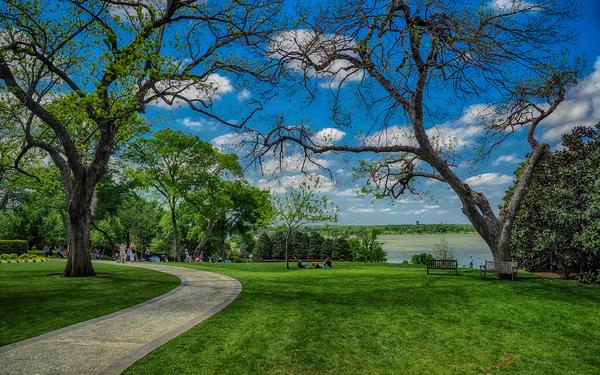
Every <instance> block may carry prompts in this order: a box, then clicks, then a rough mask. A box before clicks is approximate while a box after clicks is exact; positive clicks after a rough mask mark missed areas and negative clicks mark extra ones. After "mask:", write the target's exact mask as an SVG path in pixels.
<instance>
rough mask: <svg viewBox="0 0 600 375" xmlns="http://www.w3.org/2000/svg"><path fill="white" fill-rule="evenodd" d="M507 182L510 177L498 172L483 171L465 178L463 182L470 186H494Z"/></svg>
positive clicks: (510, 180) (509, 180) (510, 179)
mask: <svg viewBox="0 0 600 375" xmlns="http://www.w3.org/2000/svg"><path fill="white" fill-rule="evenodd" d="M509 182H512V177H510V176H506V175H501V174H500V173H483V174H480V175H479V176H473V177H469V178H467V179H466V180H465V183H467V184H469V185H470V186H496V185H502V184H506V183H509ZM488 198H489V197H488Z"/></svg>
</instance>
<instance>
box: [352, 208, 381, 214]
mask: <svg viewBox="0 0 600 375" xmlns="http://www.w3.org/2000/svg"><path fill="white" fill-rule="evenodd" d="M348 211H350V212H355V213H370V212H375V209H374V208H356V207H350V208H348Z"/></svg>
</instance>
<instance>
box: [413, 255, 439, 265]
mask: <svg viewBox="0 0 600 375" xmlns="http://www.w3.org/2000/svg"><path fill="white" fill-rule="evenodd" d="M434 259H435V258H434V257H433V255H431V254H427V253H421V254H418V255H413V257H412V258H411V259H410V262H411V263H412V264H427V261H428V260H434Z"/></svg>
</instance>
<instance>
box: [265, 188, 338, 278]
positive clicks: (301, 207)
mask: <svg viewBox="0 0 600 375" xmlns="http://www.w3.org/2000/svg"><path fill="white" fill-rule="evenodd" d="M309 189H310V188H309V186H308V185H307V184H306V183H303V184H302V185H301V186H300V189H288V190H287V192H286V193H285V195H277V196H275V197H274V202H273V206H274V208H275V209H274V213H273V218H272V223H273V224H274V226H275V227H276V228H277V229H278V230H281V231H282V232H283V235H284V237H285V266H286V268H287V269H289V268H290V265H289V262H288V249H289V245H290V239H291V238H292V233H293V232H294V231H295V230H296V229H298V228H300V227H301V226H302V225H305V224H312V223H321V222H334V223H335V222H337V210H338V208H337V206H336V205H334V204H333V203H332V202H329V201H328V200H327V197H325V196H323V197H317V196H316V195H315V194H314V193H311V192H309ZM306 246H308V243H307V244H306Z"/></svg>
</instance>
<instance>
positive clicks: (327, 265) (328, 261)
mask: <svg viewBox="0 0 600 375" xmlns="http://www.w3.org/2000/svg"><path fill="white" fill-rule="evenodd" d="M298 268H331V258H330V257H327V259H325V262H323V264H319V263H317V262H312V264H311V265H310V267H309V266H308V264H306V263H302V259H300V260H298Z"/></svg>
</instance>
